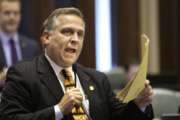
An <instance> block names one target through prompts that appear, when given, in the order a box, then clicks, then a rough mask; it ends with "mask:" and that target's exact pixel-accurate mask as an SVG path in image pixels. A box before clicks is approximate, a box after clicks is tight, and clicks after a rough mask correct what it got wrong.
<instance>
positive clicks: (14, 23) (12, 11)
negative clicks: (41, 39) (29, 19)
mask: <svg viewBox="0 0 180 120" xmlns="http://www.w3.org/2000/svg"><path fill="white" fill-rule="evenodd" d="M20 10H21V3H20V0H0V59H1V60H0V61H1V62H0V63H1V66H3V67H1V71H2V72H1V73H0V74H1V76H0V89H1V88H2V86H3V83H4V80H5V76H6V70H7V68H8V67H10V66H11V65H12V64H14V63H16V62H17V61H20V60H22V59H32V58H33V57H34V56H36V55H37V54H38V44H37V43H36V42H35V41H34V40H32V39H30V38H27V37H25V36H23V35H20V34H19V33H18V27H19V23H20V20H21V13H20Z"/></svg>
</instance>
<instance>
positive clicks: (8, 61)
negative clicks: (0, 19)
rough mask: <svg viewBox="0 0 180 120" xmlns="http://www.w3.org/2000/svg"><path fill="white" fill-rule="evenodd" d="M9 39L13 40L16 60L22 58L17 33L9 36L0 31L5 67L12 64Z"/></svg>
mask: <svg viewBox="0 0 180 120" xmlns="http://www.w3.org/2000/svg"><path fill="white" fill-rule="evenodd" d="M10 39H13V40H14V43H15V47H16V52H17V58H18V61H19V60H22V53H21V52H22V51H21V48H20V43H19V36H18V34H14V35H13V36H9V35H7V34H5V33H3V32H0V41H1V43H2V48H3V52H4V56H5V60H6V64H7V67H10V66H11V65H12V59H11V48H10V44H9V40H10Z"/></svg>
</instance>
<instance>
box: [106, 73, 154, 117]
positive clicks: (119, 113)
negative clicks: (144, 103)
mask: <svg viewBox="0 0 180 120" xmlns="http://www.w3.org/2000/svg"><path fill="white" fill-rule="evenodd" d="M103 87H104V90H105V93H108V94H106V98H107V103H108V106H109V109H110V112H111V115H112V119H113V120H115V119H117V118H119V120H134V119H137V120H152V118H153V113H152V108H151V106H148V110H146V112H142V111H141V110H140V109H139V108H138V107H137V106H136V104H135V103H134V102H133V101H131V102H129V103H128V104H124V103H122V102H121V101H119V100H118V99H117V98H116V95H115V94H114V92H113V91H112V89H111V86H110V83H109V81H108V79H107V77H106V76H105V78H104V80H103Z"/></svg>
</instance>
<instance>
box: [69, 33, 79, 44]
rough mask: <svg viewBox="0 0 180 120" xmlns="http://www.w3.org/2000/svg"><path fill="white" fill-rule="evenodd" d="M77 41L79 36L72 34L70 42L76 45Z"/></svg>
mask: <svg viewBox="0 0 180 120" xmlns="http://www.w3.org/2000/svg"><path fill="white" fill-rule="evenodd" d="M78 41H79V36H78V33H77V32H74V34H73V36H72V38H71V42H72V43H77V42H78Z"/></svg>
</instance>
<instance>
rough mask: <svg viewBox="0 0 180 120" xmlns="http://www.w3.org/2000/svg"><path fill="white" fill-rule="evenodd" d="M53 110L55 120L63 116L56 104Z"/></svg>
mask: <svg viewBox="0 0 180 120" xmlns="http://www.w3.org/2000/svg"><path fill="white" fill-rule="evenodd" d="M54 111H55V120H61V119H62V118H63V114H62V112H61V109H60V108H59V106H58V105H55V106H54Z"/></svg>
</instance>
